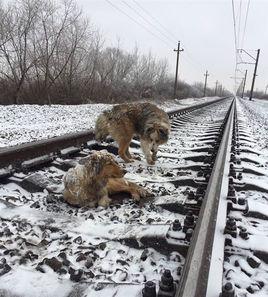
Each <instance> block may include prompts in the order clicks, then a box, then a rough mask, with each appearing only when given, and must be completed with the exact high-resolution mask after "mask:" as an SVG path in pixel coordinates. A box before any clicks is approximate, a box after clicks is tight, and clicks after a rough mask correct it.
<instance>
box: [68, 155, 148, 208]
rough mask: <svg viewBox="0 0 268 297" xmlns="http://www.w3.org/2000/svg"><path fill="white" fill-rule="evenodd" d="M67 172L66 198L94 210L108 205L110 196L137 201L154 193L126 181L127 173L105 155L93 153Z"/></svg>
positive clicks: (73, 203) (110, 156) (74, 203)
mask: <svg viewBox="0 0 268 297" xmlns="http://www.w3.org/2000/svg"><path fill="white" fill-rule="evenodd" d="M82 162H83V164H78V165H76V166H75V167H74V168H71V169H69V170H68V172H67V173H66V175H65V176H64V178H63V182H64V187H65V189H64V192H63V197H64V199H65V200H66V201H67V202H68V203H69V204H71V205H75V206H88V207H95V206H96V205H97V204H98V205H100V206H103V207H107V206H109V204H110V202H111V199H110V198H109V194H115V193H118V192H127V193H130V194H131V196H132V198H133V199H134V200H135V201H139V200H140V198H142V197H147V196H151V193H150V192H148V191H146V190H145V189H143V188H142V187H140V186H138V185H136V184H134V183H132V182H128V181H126V180H125V179H124V178H123V176H124V175H125V173H126V171H125V170H124V169H122V168H121V167H120V166H119V165H118V163H117V162H116V161H115V160H114V158H113V156H112V155H111V154H109V153H106V152H94V153H93V154H92V155H90V156H89V157H87V158H84V159H83V161H82Z"/></svg>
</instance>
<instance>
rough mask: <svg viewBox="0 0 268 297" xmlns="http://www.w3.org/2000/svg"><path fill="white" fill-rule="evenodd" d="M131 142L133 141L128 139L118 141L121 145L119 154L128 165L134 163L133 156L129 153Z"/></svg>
mask: <svg viewBox="0 0 268 297" xmlns="http://www.w3.org/2000/svg"><path fill="white" fill-rule="evenodd" d="M130 141H131V139H126V138H125V139H124V138H121V139H120V140H119V141H118V145H119V149H118V154H119V156H120V157H121V158H122V159H123V160H124V161H125V162H127V163H129V162H133V159H132V158H131V155H130V153H129V152H128V147H129V144H130ZM128 153H129V156H128Z"/></svg>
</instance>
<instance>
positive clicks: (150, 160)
mask: <svg viewBox="0 0 268 297" xmlns="http://www.w3.org/2000/svg"><path fill="white" fill-rule="evenodd" d="M151 147H152V144H150V143H148V141H146V140H144V139H141V149H142V151H143V153H144V155H145V158H146V161H147V163H148V164H150V165H154V164H155V161H154V160H153V158H152V153H151Z"/></svg>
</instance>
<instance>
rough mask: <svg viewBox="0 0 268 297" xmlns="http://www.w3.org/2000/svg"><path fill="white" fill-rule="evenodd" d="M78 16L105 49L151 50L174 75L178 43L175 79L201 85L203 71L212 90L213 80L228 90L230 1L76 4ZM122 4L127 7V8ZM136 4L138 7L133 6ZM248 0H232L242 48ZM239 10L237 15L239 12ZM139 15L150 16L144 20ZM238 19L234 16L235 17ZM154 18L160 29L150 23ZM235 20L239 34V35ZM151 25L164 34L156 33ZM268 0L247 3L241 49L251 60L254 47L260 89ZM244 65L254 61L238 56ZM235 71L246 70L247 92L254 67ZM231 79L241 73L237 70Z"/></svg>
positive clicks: (266, 74)
mask: <svg viewBox="0 0 268 297" xmlns="http://www.w3.org/2000/svg"><path fill="white" fill-rule="evenodd" d="M109 2H110V3H112V4H113V5H114V6H116V7H117V8H118V9H120V10H122V11H124V13H126V14H128V15H129V16H130V17H131V18H133V19H135V20H136V21H137V22H139V23H141V24H143V25H144V26H145V27H146V28H147V29H148V30H150V31H151V32H152V33H153V34H154V35H157V37H156V36H154V35H152V34H150V33H149V32H148V31H146V30H145V29H144V28H142V27H141V26H139V25H138V24H136V23H135V22H134V21H133V20H131V19H130V17H128V16H126V15H125V14H123V13H122V12H121V11H119V10H118V9H116V8H115V7H113V6H112V5H111V4H110V3H109ZM77 3H78V5H79V6H82V8H83V11H84V13H85V14H86V15H87V16H88V17H89V18H90V20H91V22H92V23H93V24H94V25H96V26H97V27H98V28H99V30H100V31H101V32H102V33H103V36H104V37H105V40H106V45H117V41H118V39H120V44H121V46H122V48H124V49H126V50H132V49H133V48H134V46H135V45H137V46H138V47H139V49H140V51H141V52H142V53H147V52H148V51H151V52H152V53H153V54H154V55H156V56H157V57H159V58H167V59H168V62H169V66H170V72H171V73H172V74H173V73H174V71H175V63H176V53H175V52H173V49H174V48H176V47H177V41H178V40H180V41H181V43H182V47H184V49H185V51H184V52H182V53H181V56H180V58H181V59H180V68H179V77H180V79H182V80H184V81H186V82H189V83H192V82H195V81H203V80H204V73H205V71H206V69H207V70H208V71H209V74H210V76H209V77H208V84H209V86H210V87H214V86H215V81H216V80H219V81H220V82H221V83H222V84H223V85H224V86H225V87H227V88H228V89H229V90H232V91H233V86H234V80H233V79H232V78H231V77H233V76H234V69H235V41H234V24H233V15H232V0H211V1H203V0H173V1H169V0H159V1H155V0H77ZM126 3H127V4H128V5H127V4H126ZM137 3H138V4H139V5H137ZM247 5H248V0H234V6H235V15H236V27H237V38H238V40H239V42H238V43H239V44H238V47H241V45H242V37H243V32H244V24H245V18H246V10H247ZM129 6H131V7H132V8H133V9H134V10H136V11H137V12H138V13H139V14H142V15H143V17H144V18H145V19H146V20H147V21H148V22H151V23H153V24H154V26H155V27H153V26H152V25H150V24H148V23H147V22H145V20H144V19H143V18H141V17H140V16H139V15H137V14H136V13H135V11H134V10H132V9H131V8H130V7H129ZM240 6H241V14H240V9H239V8H240ZM142 9H144V10H145V11H147V12H149V14H150V15H151V16H152V17H153V18H154V19H152V18H150V16H149V15H148V14H146V12H145V11H144V10H142ZM239 16H240V17H239ZM155 19H156V20H158V22H159V23H160V24H161V25H162V26H163V27H164V28H165V29H166V31H165V30H164V29H163V28H162V27H161V26H160V25H159V23H157V22H155ZM239 19H240V33H238V31H239V29H238V28H239ZM156 27H157V28H158V29H159V30H160V31H162V33H163V34H164V35H167V36H168V37H169V38H168V39H167V38H166V37H165V36H163V35H162V34H160V33H159V31H158V30H157V29H156ZM267 32H268V0H251V1H250V5H249V10H248V19H247V25H246V31H245V38H244V43H243V48H244V49H245V50H246V51H248V52H249V53H250V54H252V55H253V56H256V49H258V48H260V49H261V53H260V59H259V68H258V77H257V78H256V83H255V86H256V88H257V89H258V90H264V89H265V87H266V85H267V84H268V61H267V56H268V37H267ZM242 57H243V58H244V60H245V61H247V62H254V61H253V60H251V59H250V58H249V57H247V56H246V55H244V54H243V56H242ZM240 69H241V71H243V72H244V70H245V69H248V71H249V73H248V83H247V87H246V88H247V89H248V88H250V82H251V79H252V74H253V69H254V65H241V66H240ZM237 76H238V77H241V76H242V74H241V73H239V72H237Z"/></svg>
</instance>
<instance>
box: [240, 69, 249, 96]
mask: <svg viewBox="0 0 268 297" xmlns="http://www.w3.org/2000/svg"><path fill="white" fill-rule="evenodd" d="M247 74H248V70H246V72H245V77H244V79H243V89H242V95H241V97H242V98H244V93H245V86H246V80H247Z"/></svg>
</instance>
